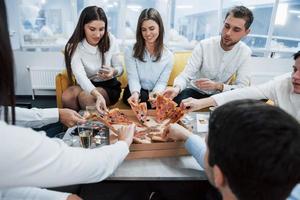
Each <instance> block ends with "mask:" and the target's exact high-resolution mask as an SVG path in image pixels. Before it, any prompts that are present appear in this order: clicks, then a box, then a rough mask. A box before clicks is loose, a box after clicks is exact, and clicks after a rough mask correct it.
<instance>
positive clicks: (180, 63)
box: [55, 51, 192, 109]
mask: <svg viewBox="0 0 300 200" xmlns="http://www.w3.org/2000/svg"><path fill="white" fill-rule="evenodd" d="M191 55H192V52H191V51H184V52H175V53H174V66H173V70H172V72H171V75H170V78H169V81H168V85H169V86H171V85H172V84H173V81H174V79H175V77H176V76H177V75H178V74H179V73H180V72H181V71H182V70H183V69H184V67H185V65H186V63H187V61H188V59H189V58H190V56H191ZM118 79H119V81H120V82H121V87H122V89H124V88H125V87H126V85H127V75H126V70H124V73H123V74H122V76H120V77H119V78H118ZM55 83H56V102H57V107H58V108H62V107H63V106H62V100H61V97H62V93H63V91H64V90H66V89H67V88H68V76H67V73H66V70H64V71H63V72H61V73H59V74H58V75H57V76H56V79H55ZM113 107H117V108H121V109H124V108H128V106H127V105H125V104H124V103H123V102H122V95H121V97H120V99H119V101H118V102H117V103H116V104H115V105H113V106H111V108H113Z"/></svg>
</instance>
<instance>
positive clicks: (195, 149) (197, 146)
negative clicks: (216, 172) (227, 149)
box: [184, 134, 206, 169]
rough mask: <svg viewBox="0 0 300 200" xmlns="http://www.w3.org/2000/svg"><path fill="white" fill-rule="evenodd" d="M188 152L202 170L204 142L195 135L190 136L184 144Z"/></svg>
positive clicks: (204, 150)
mask: <svg viewBox="0 0 300 200" xmlns="http://www.w3.org/2000/svg"><path fill="white" fill-rule="evenodd" d="M184 146H185V148H186V149H187V150H188V152H189V153H190V154H191V155H192V156H193V157H194V158H195V159H196V161H197V162H198V164H199V165H200V166H201V167H202V168H203V169H204V167H205V165H204V157H205V152H206V143H205V140H204V139H203V138H201V137H199V136H197V135H194V134H192V135H190V136H189V137H188V139H187V140H186V142H185V144H184Z"/></svg>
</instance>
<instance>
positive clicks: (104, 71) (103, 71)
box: [99, 68, 110, 73]
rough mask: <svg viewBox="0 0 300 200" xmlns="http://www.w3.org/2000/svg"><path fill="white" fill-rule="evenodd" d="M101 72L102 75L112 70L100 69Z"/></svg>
mask: <svg viewBox="0 0 300 200" xmlns="http://www.w3.org/2000/svg"><path fill="white" fill-rule="evenodd" d="M99 72H100V73H109V72H110V69H109V68H100V69H99Z"/></svg>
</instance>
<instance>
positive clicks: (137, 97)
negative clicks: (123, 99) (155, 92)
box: [127, 92, 140, 104]
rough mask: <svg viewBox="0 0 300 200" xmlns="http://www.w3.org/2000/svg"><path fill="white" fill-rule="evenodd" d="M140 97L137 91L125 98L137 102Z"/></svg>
mask: <svg viewBox="0 0 300 200" xmlns="http://www.w3.org/2000/svg"><path fill="white" fill-rule="evenodd" d="M139 98H140V94H139V93H138V92H133V93H132V94H131V96H130V97H129V98H128V99H127V101H128V102H132V103H135V104H136V103H138V102H139Z"/></svg>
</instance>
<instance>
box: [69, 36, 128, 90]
mask: <svg viewBox="0 0 300 200" xmlns="http://www.w3.org/2000/svg"><path fill="white" fill-rule="evenodd" d="M109 40H110V48H109V50H108V51H107V52H105V53H104V58H105V63H104V64H105V65H108V66H111V67H113V68H115V69H116V70H117V71H118V73H117V76H119V75H121V74H122V73H123V65H122V61H121V57H120V49H119V45H118V42H117V39H116V38H115V37H114V36H113V35H112V34H109ZM101 67H102V56H101V53H100V51H99V49H98V47H97V46H92V45H90V44H89V43H88V42H87V41H86V39H83V40H82V41H81V42H80V43H78V46H77V48H76V50H75V52H74V54H73V57H72V61H71V68H72V71H73V74H74V76H75V78H76V81H77V83H78V84H79V85H80V87H81V88H82V89H83V90H85V91H87V92H89V93H90V92H91V91H92V90H93V89H95V86H94V85H93V84H92V83H91V80H93V78H92V77H93V75H96V74H97V72H98V71H99V69H100V68H101ZM93 81H102V80H100V79H99V78H98V77H97V80H93Z"/></svg>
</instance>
